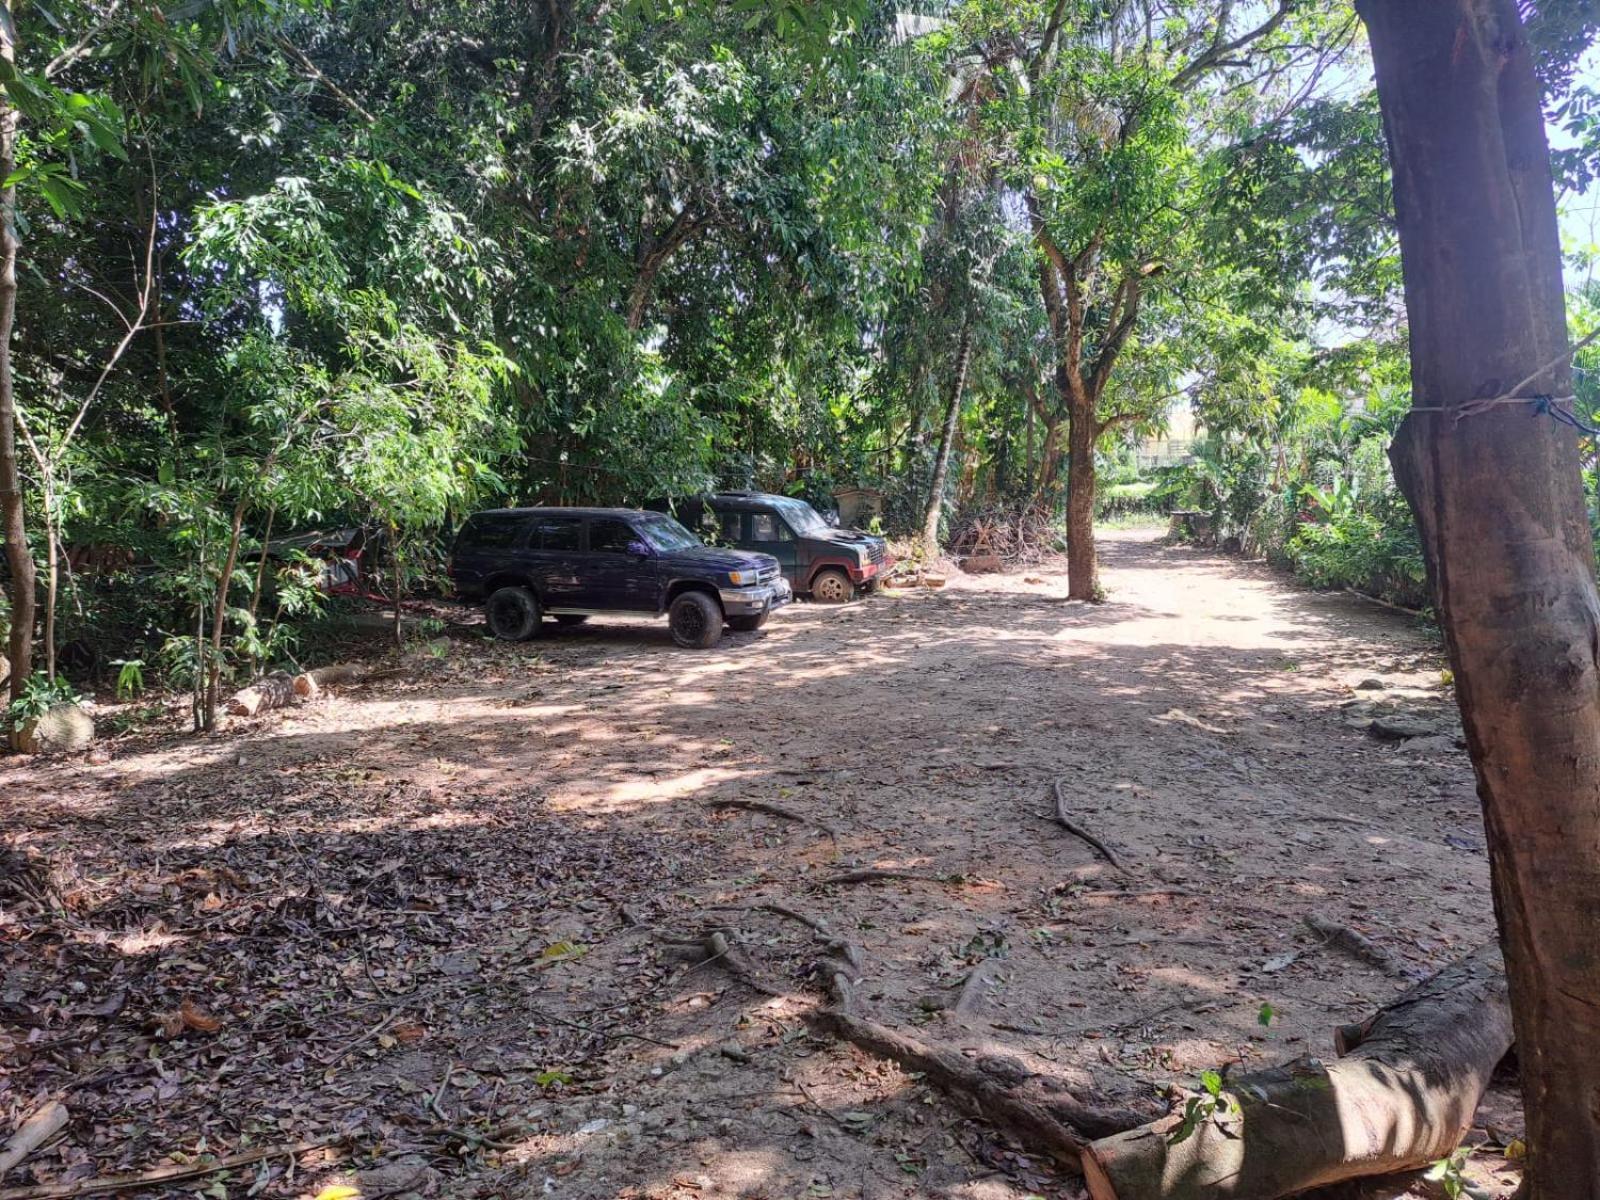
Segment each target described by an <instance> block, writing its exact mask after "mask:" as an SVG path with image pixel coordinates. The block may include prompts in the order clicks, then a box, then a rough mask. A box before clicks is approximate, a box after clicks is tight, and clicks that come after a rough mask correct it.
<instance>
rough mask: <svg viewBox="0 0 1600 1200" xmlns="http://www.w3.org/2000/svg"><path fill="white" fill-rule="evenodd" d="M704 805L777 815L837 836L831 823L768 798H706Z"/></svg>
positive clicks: (834, 836)
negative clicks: (804, 814)
mask: <svg viewBox="0 0 1600 1200" xmlns="http://www.w3.org/2000/svg"><path fill="white" fill-rule="evenodd" d="M706 807H707V808H742V809H744V810H745V811H746V812H758V813H765V814H766V815H767V816H769V817H779V818H781V819H782V820H785V821H793V822H794V823H795V824H796V825H809V826H811V827H812V828H813V829H820V830H821V831H822V832H823V833H825V834H827V835H828V837H830V838H832V839H833V840H835V841H837V840H838V838H839V835H838V833H837V832H836V831H835V830H834V828H833V827H832V826H831V825H827V824H824V823H823V822H821V821H818V820H815V819H813V818H811V817H804V816H801V815H800V814H799V813H797V812H795V811H794V810H793V809H792V808H785V807H784V806H783V805H781V804H773V803H772V802H771V801H769V800H735V799H726V800H707V801H706Z"/></svg>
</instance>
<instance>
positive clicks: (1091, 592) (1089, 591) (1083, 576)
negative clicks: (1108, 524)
mask: <svg viewBox="0 0 1600 1200" xmlns="http://www.w3.org/2000/svg"><path fill="white" fill-rule="evenodd" d="M1069 420H1070V422H1071V424H1070V427H1069V428H1068V430H1067V595H1068V596H1070V597H1071V598H1072V599H1074V600H1099V599H1100V563H1099V560H1098V558H1097V556H1096V555H1095V548H1094V490H1095V471H1094V447H1095V443H1096V442H1097V441H1099V435H1100V427H1099V426H1098V425H1097V424H1096V423H1095V419H1094V402H1093V401H1092V400H1090V401H1087V402H1085V403H1083V404H1081V405H1075V406H1074V411H1073V413H1072V416H1071V417H1070V418H1069Z"/></svg>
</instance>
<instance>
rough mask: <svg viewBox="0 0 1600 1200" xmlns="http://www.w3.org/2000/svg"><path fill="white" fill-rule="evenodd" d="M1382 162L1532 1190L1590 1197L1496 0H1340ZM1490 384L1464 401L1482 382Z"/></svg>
mask: <svg viewBox="0 0 1600 1200" xmlns="http://www.w3.org/2000/svg"><path fill="white" fill-rule="evenodd" d="M1357 8H1358V10H1359V11H1360V13H1361V16H1362V18H1363V19H1364V20H1365V21H1366V24H1367V29H1368V32H1369V34H1370V37H1371V43H1372V53H1373V59H1374V63H1375V65H1376V68H1377V79H1378V96H1379V100H1380V102H1381V104H1382V108H1383V116H1384V124H1385V128H1386V131H1387V134H1388V139H1389V150H1390V158H1391V160H1392V162H1393V166H1394V176H1395V206H1396V212H1397V217H1398V220H1399V229H1400V246H1401V251H1402V256H1403V259H1404V267H1405V289H1406V307H1407V310H1408V312H1409V314H1410V319H1411V368H1412V383H1413V395H1414V401H1413V403H1414V405H1415V408H1414V410H1413V412H1412V413H1411V414H1410V415H1409V416H1408V417H1407V418H1406V420H1405V423H1404V424H1403V425H1402V426H1401V429H1400V432H1399V434H1398V435H1397V437H1396V439H1395V444H1394V447H1393V449H1392V450H1391V458H1392V460H1393V462H1394V466H1395V472H1396V476H1397V478H1398V479H1399V481H1400V483H1401V486H1402V488H1403V489H1404V491H1405V493H1406V497H1407V499H1408V500H1409V501H1410V502H1411V506H1412V509H1413V510H1414V512H1415V513H1416V516H1417V522H1418V526H1419V529H1420V531H1421V534H1422V540H1423V545H1424V549H1425V551H1426V554H1427V558H1428V562H1429V568H1430V575H1431V578H1432V583H1433V588H1434V594H1435V597H1436V600H1437V604H1438V608H1439V612H1440V614H1441V616H1442V618H1443V621H1444V627H1445V634H1446V639H1447V641H1448V644H1449V649H1450V657H1451V661H1452V664H1453V666H1454V668H1455V678H1456V687H1457V694H1458V696H1459V699H1460V704H1461V713H1462V718H1463V722H1464V724H1465V727H1466V734H1467V742H1468V747H1469V749H1470V751H1471V754H1472V761H1473V766H1474V769H1475V770H1476V772H1477V778H1478V794H1479V796H1480V797H1481V799H1482V801H1483V806H1484V814H1485V822H1486V825H1487V828H1488V836H1489V853H1490V862H1491V867H1492V871H1493V880H1494V896H1495V908H1496V911H1497V913H1498V915H1499V920H1500V936H1501V942H1502V946H1503V948H1504V951H1505V961H1506V970H1507V975H1508V979H1509V982H1510V992H1511V1003H1512V1011H1513V1014H1514V1018H1515V1024H1516V1039H1517V1047H1518V1056H1519V1060H1520V1063H1521V1069H1522V1084H1523V1094H1524V1097H1525V1099H1526V1105H1527V1121H1528V1141H1529V1146H1530V1155H1529V1159H1528V1176H1527V1193H1526V1195H1527V1197H1528V1200H1552V1198H1557V1197H1559V1198H1560V1200H1586V1198H1591V1197H1597V1196H1600V936H1597V930H1600V668H1597V662H1596V660H1597V656H1600V596H1597V594H1596V589H1595V580H1594V551H1593V543H1592V541H1591V536H1590V531H1589V525H1588V521H1587V519H1586V514H1585V509H1584V499H1583V490H1582V484H1581V480H1580V476H1579V468H1578V448H1577V443H1576V439H1575V436H1574V434H1573V431H1572V430H1571V429H1568V428H1565V427H1563V426H1562V425H1561V424H1559V423H1557V422H1556V421H1555V420H1553V419H1551V418H1549V417H1548V416H1544V415H1540V414H1539V409H1538V408H1537V407H1536V406H1535V405H1534V404H1531V403H1528V402H1525V401H1522V400H1514V399H1509V398H1508V397H1521V396H1532V395H1534V394H1536V393H1548V394H1550V395H1553V396H1555V397H1558V398H1559V397H1563V396H1570V395H1571V393H1572V387H1571V382H1570V375H1569V372H1568V369H1567V365H1566V354H1567V337H1566V314H1565V311H1564V308H1563V302H1562V288H1561V258H1560V247H1559V241H1558V236H1557V230H1556V212H1555V204H1554V201H1553V198H1552V195H1551V183H1550V171H1549V153H1548V149H1547V146H1546V143H1545V134H1544V124H1543V119H1542V114H1541V96H1540V90H1539V84H1538V82H1537V80H1536V78H1535V75H1534V69H1533V63H1532V61H1531V58H1530V55H1529V51H1528V46H1527V43H1526V41H1525V40H1524V38H1523V34H1522V30H1521V28H1520V27H1519V24H1518V18H1517V6H1516V3H1515V0H1428V3H1417V2H1416V0H1357ZM1485 400H1488V401H1493V403H1488V404H1476V403H1475V402H1479V401H1485Z"/></svg>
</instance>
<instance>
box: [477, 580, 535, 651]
mask: <svg viewBox="0 0 1600 1200" xmlns="http://www.w3.org/2000/svg"><path fill="white" fill-rule="evenodd" d="M483 611H484V616H486V617H487V618H488V621H489V632H490V633H492V634H494V636H495V637H497V638H499V639H500V640H501V641H502V642H525V641H527V640H528V639H529V638H531V637H534V636H536V635H537V634H538V632H539V616H540V614H539V598H538V597H537V596H535V595H534V594H533V593H532V592H530V591H529V590H528V589H527V588H525V587H503V588H500V589H499V590H497V591H495V592H494V593H492V594H491V595H490V596H489V600H488V602H487V603H486V604H485V605H484V606H483Z"/></svg>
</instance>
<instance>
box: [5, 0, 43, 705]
mask: <svg viewBox="0 0 1600 1200" xmlns="http://www.w3.org/2000/svg"><path fill="white" fill-rule="evenodd" d="M4 6H5V11H6V21H5V24H6V26H7V29H8V30H9V29H12V28H14V27H15V21H14V18H13V16H12V13H11V2H10V0H4ZM15 61H16V44H15V42H14V41H13V40H12V38H11V37H10V36H0V62H4V63H5V64H6V66H7V67H10V66H11V65H12V64H13V63H14V62H15ZM20 120H21V116H20V114H19V113H18V112H17V110H16V109H15V108H13V107H12V106H11V104H10V102H9V101H8V100H6V99H5V98H4V97H3V96H0V178H4V179H9V178H10V177H11V173H12V172H13V171H14V170H16V166H17V127H18V124H19V122H20ZM16 315H17V189H16V187H15V186H11V187H7V188H5V189H4V190H0V533H3V534H4V536H5V543H6V562H7V564H8V565H9V566H10V568H11V587H10V591H9V593H8V598H9V600H10V601H11V642H10V649H11V654H10V658H11V699H13V700H15V699H17V698H18V697H20V696H21V695H22V690H23V688H25V687H26V686H27V683H28V678H29V676H31V675H32V674H33V621H34V610H35V605H36V598H35V595H34V587H35V580H34V569H33V555H32V553H31V552H30V551H29V550H28V528H27V519H26V515H25V513H24V511H23V499H22V472H21V468H20V467H19V466H18V463H17V410H16V398H15V395H14V394H13V392H12V386H13V383H14V377H13V374H12V370H11V330H12V327H13V326H14V325H15V323H16Z"/></svg>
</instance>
